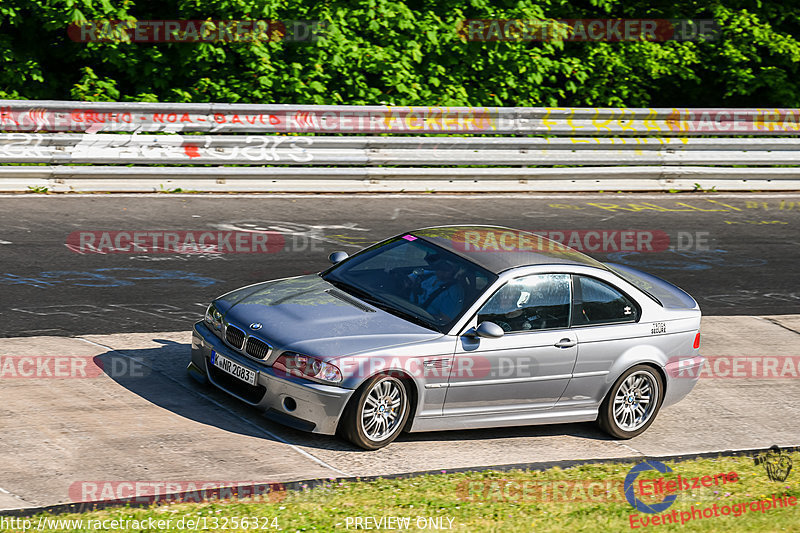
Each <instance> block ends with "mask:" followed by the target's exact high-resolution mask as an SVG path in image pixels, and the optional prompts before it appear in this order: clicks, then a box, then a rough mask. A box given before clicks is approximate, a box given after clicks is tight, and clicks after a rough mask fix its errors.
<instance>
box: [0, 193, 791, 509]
mask: <svg viewBox="0 0 800 533" xmlns="http://www.w3.org/2000/svg"><path fill="white" fill-rule="evenodd" d="M458 223H470V224H474V223H486V224H498V225H506V226H510V227H516V228H520V229H527V230H535V231H540V232H562V233H564V238H570V237H573V238H579V239H581V240H580V243H582V245H589V246H595V245H597V246H599V247H600V248H605V249H604V250H598V251H593V252H590V253H591V255H593V256H594V257H597V258H599V259H601V260H608V261H614V262H618V263H626V264H630V265H634V266H638V267H640V268H642V269H644V270H647V271H649V272H651V273H654V274H656V275H659V276H661V277H664V278H666V279H669V280H670V281H673V282H674V283H676V284H678V285H680V286H681V287H683V288H684V289H686V290H687V291H689V292H690V293H691V294H692V295H693V296H695V297H696V298H697V299H698V301H699V302H700V305H701V308H702V309H703V311H704V314H705V316H704V319H703V324H702V327H701V330H702V332H703V344H702V348H701V353H703V355H705V356H719V357H734V356H741V355H750V356H762V355H770V356H774V357H781V358H783V359H781V360H782V361H783V360H792V361H794V362H795V363H796V362H797V361H798V360H800V359H799V358H798V355H800V354H798V347H799V346H800V343H798V340H799V339H800V316H798V315H800V313H798V310H799V309H800V305H798V304H800V287H798V283H797V281H798V277H799V276H800V274H798V268H797V266H796V264H797V257H798V246H800V236H798V232H797V225H798V223H800V195H795V196H792V195H756V194H753V195H722V194H675V195H641V194H639V195H635V194H613V195H612V194H608V195H547V196H544V195H540V196H528V197H526V196H446V197H442V196H434V195H417V196H394V197H388V196H386V197H381V196H341V195H339V196H319V195H318V196H299V195H297V196H262V197H256V196H225V195H220V196H214V197H211V196H205V195H179V196H178V195H169V194H164V195H148V196H141V195H136V196H134V195H130V196H107V195H91V196H77V195H76V196H47V197H43V196H37V197H33V196H27V195H26V196H16V197H11V196H6V197H0V258H1V261H0V265H2V269H0V295H2V296H1V297H0V304H2V305H0V321H1V322H0V323H1V324H2V327H0V337H5V338H0V359H3V361H6V360H8V359H15V358H16V360H19V359H20V358H32V359H33V360H36V361H39V360H42V361H44V360H46V359H48V358H53V357H63V358H70V359H69V360H70V361H73V360H76V361H78V362H79V363H80V364H82V365H86V368H88V369H89V373H88V375H81V376H72V377H84V378H85V379H50V378H49V377H47V378H36V379H4V378H5V377H9V376H4V377H3V378H1V379H0V428H2V431H0V511H2V510H4V509H5V510H8V509H19V508H26V507H27V508H31V507H37V506H46V505H55V504H59V503H65V502H72V501H81V495H80V494H78V493H79V492H80V489H81V487H84V488H85V487H86V484H87V483H88V484H91V483H95V484H96V483H98V482H99V481H98V480H112V481H114V482H118V481H121V480H131V481H151V482H152V481H156V480H158V481H160V482H162V481H167V482H168V481H183V482H185V481H187V480H228V481H234V480H238V481H248V480H249V481H251V482H289V481H296V480H308V479H329V478H337V477H344V476H373V475H390V474H397V473H405V472H414V471H441V470H453V469H458V468H482V467H488V466H497V465H513V464H518V465H526V464H527V465H531V464H538V463H541V462H543V461H563V460H582V459H604V458H620V457H628V458H638V457H654V456H673V455H680V454H693V453H703V452H715V451H723V450H752V449H764V448H767V447H769V446H770V445H773V444H777V445H779V446H781V447H795V446H798V445H800V427H798V425H797V424H796V423H795V421H796V420H797V419H798V415H799V414H800V406H798V403H797V402H796V401H794V400H793V399H795V398H798V397H800V379H759V378H753V377H736V376H715V377H711V378H708V379H701V380H700V382H699V383H698V385H697V387H696V388H695V390H694V391H693V392H692V393H691V395H690V396H689V397H688V398H687V399H685V400H684V401H682V402H680V403H679V404H677V405H675V406H672V407H670V408H668V409H665V410H664V411H663V412H661V413H660V414H659V415H658V418H657V419H656V421H655V423H654V424H653V426H652V427H651V428H649V429H648V431H646V432H645V433H643V434H642V435H640V436H639V437H636V438H634V439H631V440H628V441H617V440H613V439H611V438H609V437H608V436H606V435H605V434H604V433H602V432H601V431H599V430H598V429H596V428H595V427H594V425H592V424H566V425H554V426H538V427H537V426H532V427H519V428H505V429H499V430H498V429H491V430H475V431H454V432H433V433H419V434H410V435H401V436H400V438H399V439H398V440H397V441H396V442H394V443H392V444H391V445H390V446H388V447H387V448H384V449H381V450H378V451H375V452H365V451H362V450H360V449H356V448H355V447H353V446H351V445H350V444H349V443H347V442H345V441H342V440H340V439H338V438H336V437H323V436H316V435H310V434H306V433H303V432H299V431H295V430H291V429H288V428H286V427H283V426H280V425H278V424H273V423H271V422H269V421H267V420H265V419H264V418H263V417H262V416H261V415H260V414H259V413H257V412H255V411H254V410H252V409H251V408H249V407H248V406H246V405H244V404H242V403H240V402H238V401H236V400H234V399H232V398H230V397H228V396H227V395H225V394H223V393H221V392H220V391H217V390H216V389H214V388H213V387H208V386H201V385H198V384H196V383H194V382H193V381H192V380H190V379H189V378H188V376H187V375H186V372H185V368H186V364H187V361H188V359H189V350H190V347H189V342H190V334H189V330H190V327H191V324H192V322H193V321H196V320H198V319H200V317H201V316H202V313H203V311H204V308H205V306H206V305H207V303H208V302H209V301H210V300H211V299H213V298H214V297H215V296H216V295H219V294H221V293H224V292H226V291H228V290H230V289H233V288H236V287H239V286H242V285H246V284H249V283H254V282H257V281H261V280H266V279H270V278H277V277H283V276H291V275H297V274H303V273H309V272H316V271H319V270H321V269H323V268H325V267H326V266H327V265H328V264H329V263H328V262H327V259H326V257H327V255H328V254H329V253H330V252H332V251H334V250H346V251H350V252H352V251H356V250H358V249H359V248H361V247H363V246H365V245H367V244H370V243H372V242H375V241H377V240H380V239H383V238H385V237H388V236H391V235H394V234H397V233H400V232H402V231H403V230H407V229H409V228H417V227H421V226H430V225H438V224H458ZM230 231H238V232H240V233H244V234H246V235H249V236H250V240H248V238H244V240H243V241H242V243H244V244H242V243H240V244H242V246H239V247H238V249H236V250H234V251H238V252H243V249H244V248H246V247H247V246H245V245H246V244H248V243H251V241H252V236H253V235H258V236H259V238H264V239H265V241H262V242H265V246H264V248H262V249H261V250H262V252H263V253H220V252H223V251H225V250H223V249H220V247H216V248H215V247H213V246H211V247H206V248H202V249H198V248H197V247H196V246H195V247H192V246H185V247H183V248H181V249H180V250H177V251H176V249H174V248H170V247H167V248H168V249H166V250H164V249H155V250H154V249H147V250H146V251H142V250H124V249H121V248H124V246H119V247H117V246H116V244H114V239H115V238H116V237H117V236H119V235H120V232H122V233H129V234H134V233H135V232H139V233H140V234H141V233H157V234H158V235H163V234H164V233H169V232H172V233H177V234H179V235H180V236H181V238H183V237H185V236H186V235H187V233H186V232H191V234H192V235H194V236H197V235H200V234H202V233H204V232H211V233H217V232H223V233H224V232H230ZM635 232H638V233H635ZM590 233H596V234H597V235H595V238H594V240H591V239H589V238H588V237H589V234H590ZM548 235H550V236H553V234H552V233H548ZM623 235H633V237H632V238H631V239H630V240H626V239H627V237H623ZM575 236H577V237H575ZM642 236H644V237H642ZM91 238H96V240H95V241H92V244H91V246H90V245H89V244H88V243H89V241H90V240H91ZM81 239H83V241H82V240H81ZM103 239H105V241H104V240H103ZM108 239H110V241H109V240H108ZM104 242H105V243H106V244H108V243H109V242H110V243H112V245H108V246H107V245H104V244H103V243H104ZM233 242H234V243H235V242H236V239H235V238H234V240H233ZM120 243H122V244H124V243H123V242H122V240H121V241H120ZM598 243H599V244H598ZM631 243H633V249H630V250H623V249H620V248H626V247H627V248H630V247H631V246H630V245H631ZM650 245H652V246H650ZM92 246H94V248H92ZM115 248H120V249H115ZM222 248H225V247H224V246H223V247H222ZM233 248H237V247H236V246H234V247H233ZM650 248H652V250H651V249H650ZM228 251H230V250H228ZM98 252H102V253H98ZM70 364H72V363H70ZM3 368H5V367H3V366H1V365H0V371H2V370H3ZM115 369H116V370H115ZM117 370H119V371H118V372H117ZM728 377H735V379H727V378H728ZM784 377H788V378H792V377H794V378H798V377H800V376H798V375H792V374H787V375H786V376H784ZM12 378H13V376H12ZM76 491H77V492H76Z"/></svg>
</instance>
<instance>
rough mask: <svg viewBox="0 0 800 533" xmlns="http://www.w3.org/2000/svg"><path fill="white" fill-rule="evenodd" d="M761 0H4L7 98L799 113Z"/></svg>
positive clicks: (788, 19) (781, 16) (2, 80)
mask: <svg viewBox="0 0 800 533" xmlns="http://www.w3.org/2000/svg"><path fill="white" fill-rule="evenodd" d="M790 4H791V3H789V2H777V1H775V0H762V1H760V2H755V3H754V2H751V1H749V0H712V1H711V2H708V3H705V2H703V3H701V2H696V1H694V0H676V1H672V2H666V1H654V0H648V1H643V0H625V1H624V0H575V1H567V0H518V1H510V0H502V1H499V2H490V1H489V0H459V1H456V0H440V1H438V2H433V1H431V0H411V1H408V2H404V1H399V0H351V1H347V2H345V1H342V0H326V1H323V2H321V1H319V0H296V1H293V2H285V1H283V0H248V1H245V0H163V1H161V2H143V1H141V0H140V2H139V3H136V2H135V1H132V0H123V1H121V2H110V1H108V0H102V1H92V0H2V3H0V66H2V68H0V98H29V99H75V100H90V101H102V100H121V101H176V102H214V101H217V102H252V103H295V104H380V103H385V104H389V105H470V106H496V105H499V106H542V105H546V106H628V107H648V106H654V107H703V106H759V107H800V87H799V86H798V84H800V76H798V65H799V64H800V42H798V39H797V38H796V37H795V36H796V35H798V31H800V25H799V24H798V22H800V20H799V19H798V14H797V13H798V12H797V10H796V9H793V8H792V7H791V5H790ZM644 17H647V18H653V19H670V18H671V19H674V18H689V19H710V18H713V19H715V20H716V21H717V22H718V23H719V24H720V26H721V29H722V33H721V36H720V38H719V39H718V40H714V41H709V42H677V41H670V42H617V43H615V42H563V41H557V40H556V41H549V42H465V41H464V40H462V38H461V37H460V36H459V35H458V32H457V31H456V28H457V27H458V24H459V22H460V21H462V20H464V19H494V18H499V19H526V20H545V19H560V18H644ZM101 19H111V20H131V19H141V20H159V19H194V20H198V19H199V20H209V19H213V20H233V19H271V20H303V19H305V20H308V19H313V20H321V21H324V23H325V24H326V28H325V30H324V32H323V35H322V37H321V38H320V39H319V40H317V41H316V42H310V43H292V42H281V41H271V42H269V41H268V42H255V43H213V42H206V43H192V44H189V43H159V44H137V43H129V42H113V43H101V42H94V43H79V42H73V41H72V40H70V38H69V37H68V35H67V26H68V25H69V24H70V23H72V22H82V21H86V20H90V21H97V20H101Z"/></svg>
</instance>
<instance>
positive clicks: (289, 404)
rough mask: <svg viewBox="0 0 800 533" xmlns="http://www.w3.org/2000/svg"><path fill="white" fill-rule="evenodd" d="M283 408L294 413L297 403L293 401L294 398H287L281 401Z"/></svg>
mask: <svg viewBox="0 0 800 533" xmlns="http://www.w3.org/2000/svg"><path fill="white" fill-rule="evenodd" d="M283 408H284V409H286V410H287V411H294V410H295V409H297V402H296V401H294V398H289V397H288V396H287V397H286V398H284V399H283Z"/></svg>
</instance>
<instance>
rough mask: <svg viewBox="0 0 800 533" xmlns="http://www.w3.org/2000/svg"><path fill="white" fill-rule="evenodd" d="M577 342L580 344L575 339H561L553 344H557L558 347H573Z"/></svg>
mask: <svg viewBox="0 0 800 533" xmlns="http://www.w3.org/2000/svg"><path fill="white" fill-rule="evenodd" d="M576 344H578V341H573V340H571V339H561V340H560V341H558V342H557V343H555V344H554V345H553V346H555V347H556V348H572V347H573V346H575V345H576Z"/></svg>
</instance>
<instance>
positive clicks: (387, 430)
mask: <svg viewBox="0 0 800 533" xmlns="http://www.w3.org/2000/svg"><path fill="white" fill-rule="evenodd" d="M359 391H360V394H358V396H357V397H356V398H355V399H354V400H355V401H353V402H351V404H350V405H348V408H347V410H346V411H345V413H344V417H343V420H342V432H343V434H344V436H345V437H347V439H348V440H350V442H352V443H353V444H355V445H357V446H360V447H361V448H364V449H366V450H377V449H378V448H382V447H384V446H386V445H387V444H389V443H390V442H392V441H393V440H394V439H396V438H397V436H398V435H399V434H400V431H401V430H402V429H403V426H404V425H405V423H406V420H408V393H407V391H406V387H405V385H404V384H403V382H402V381H401V380H399V379H398V378H396V377H394V376H387V375H380V376H375V377H373V378H371V379H369V380H367V382H366V383H365V384H364V385H362V386H361V387H360V388H359Z"/></svg>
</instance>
